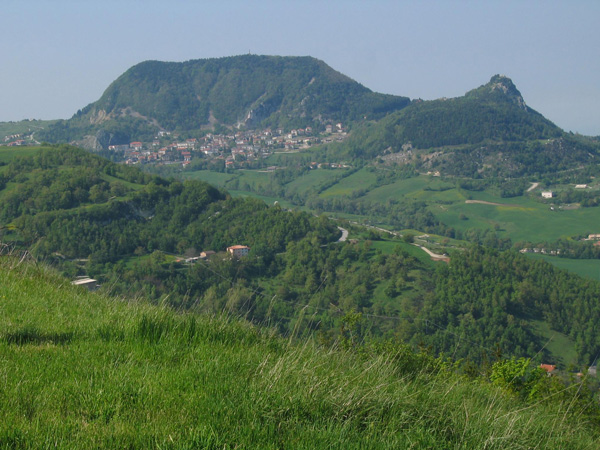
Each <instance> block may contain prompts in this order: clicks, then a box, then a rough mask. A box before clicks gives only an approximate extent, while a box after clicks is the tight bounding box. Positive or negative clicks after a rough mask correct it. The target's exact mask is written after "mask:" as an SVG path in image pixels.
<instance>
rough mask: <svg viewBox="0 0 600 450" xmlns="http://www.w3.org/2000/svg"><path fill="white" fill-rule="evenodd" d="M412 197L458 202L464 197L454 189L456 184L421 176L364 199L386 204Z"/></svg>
mask: <svg viewBox="0 0 600 450" xmlns="http://www.w3.org/2000/svg"><path fill="white" fill-rule="evenodd" d="M401 197H410V198H413V199H419V200H424V201H439V200H443V201H448V200H450V201H458V200H460V199H462V198H464V197H463V195H462V194H461V193H460V192H458V191H457V190H456V189H455V188H454V184H452V183H449V182H447V181H444V180H442V179H440V178H439V177H431V176H426V175H421V176H418V177H413V178H407V179H403V180H398V181H396V182H394V183H391V184H386V185H384V186H380V187H378V188H375V189H373V190H371V191H369V192H368V193H367V194H366V195H365V196H364V198H365V199H366V200H371V201H374V202H382V203H383V202H386V201H387V200H388V199H390V198H401Z"/></svg>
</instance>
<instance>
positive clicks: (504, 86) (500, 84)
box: [486, 75, 527, 109]
mask: <svg viewBox="0 0 600 450" xmlns="http://www.w3.org/2000/svg"><path fill="white" fill-rule="evenodd" d="M486 87H488V88H489V91H490V92H502V93H503V94H504V95H506V96H507V97H508V98H509V99H510V100H511V101H512V102H514V103H516V104H517V105H519V107H521V108H523V109H526V108H527V105H525V100H523V96H522V95H521V93H520V92H519V90H518V89H517V87H516V86H515V84H514V83H513V82H512V80H511V79H510V78H508V77H507V76H505V75H494V76H493V77H492V78H491V79H490V82H489V83H488V84H487V85H486Z"/></svg>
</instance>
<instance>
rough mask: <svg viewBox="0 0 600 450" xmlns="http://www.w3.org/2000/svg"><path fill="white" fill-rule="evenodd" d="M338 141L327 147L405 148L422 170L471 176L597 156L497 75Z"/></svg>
mask: <svg viewBox="0 0 600 450" xmlns="http://www.w3.org/2000/svg"><path fill="white" fill-rule="evenodd" d="M338 147H340V148H336V147H335V146H332V148H331V149H330V150H329V153H330V154H331V155H336V154H337V155H339V156H338V157H348V158H358V159H363V160H372V159H374V158H377V157H381V156H385V155H389V154H394V153H404V155H405V158H404V160H408V161H410V162H411V163H413V164H415V165H416V166H417V167H418V168H420V169H421V170H438V171H441V172H442V173H444V174H447V175H460V176H468V177H472V178H480V177H486V176H487V177H493V176H513V177H515V176H524V175H539V174H544V173H554V172H558V171H561V170H565V169H573V168H576V167H579V166H581V165H585V164H590V163H593V162H596V160H597V158H598V155H599V147H598V145H597V143H595V142H593V141H592V140H591V139H582V138H578V137H575V136H571V135H569V134H566V133H564V132H563V131H562V130H561V129H560V128H558V127H557V126H556V125H554V124H553V123H552V122H550V121H549V120H547V119H545V118H544V117H543V116H542V115H541V114H539V113H538V112H536V111H534V110H533V109H531V108H529V107H528V106H526V104H525V101H524V100H523V98H522V96H521V94H520V92H519V91H518V90H517V88H516V87H515V85H514V84H513V82H512V81H511V80H510V79H509V78H507V77H503V76H499V75H496V76H494V77H492V79H491V80H490V82H489V83H487V84H486V85H484V86H481V87H479V88H477V89H474V90H472V91H470V92H468V93H467V94H465V95H464V96H463V97H457V98H450V99H439V100H433V101H415V102H413V103H412V104H411V105H410V106H409V107H407V108H405V109H403V110H402V111H398V112H393V113H390V114H389V115H388V116H386V117H385V118H384V119H382V120H381V121H379V122H377V123H375V124H370V125H365V126H364V127H363V128H362V129H360V130H357V131H356V133H355V134H354V136H353V137H352V138H351V139H349V140H348V141H347V142H345V143H344V144H342V145H339V146H338Z"/></svg>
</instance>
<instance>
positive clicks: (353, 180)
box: [319, 168, 377, 197]
mask: <svg viewBox="0 0 600 450" xmlns="http://www.w3.org/2000/svg"><path fill="white" fill-rule="evenodd" d="M376 180H377V174H376V173H375V172H369V171H368V170H367V169H366V168H362V169H360V170H359V171H357V172H354V173H353V174H351V175H349V176H347V177H344V178H342V179H341V180H340V181H339V182H338V183H336V184H334V185H333V186H331V187H329V188H327V189H326V190H325V191H323V192H321V194H320V195H319V197H335V196H339V195H350V194H351V193H352V192H353V191H356V190H357V189H363V188H366V187H368V186H369V185H371V184H373V183H375V181H376Z"/></svg>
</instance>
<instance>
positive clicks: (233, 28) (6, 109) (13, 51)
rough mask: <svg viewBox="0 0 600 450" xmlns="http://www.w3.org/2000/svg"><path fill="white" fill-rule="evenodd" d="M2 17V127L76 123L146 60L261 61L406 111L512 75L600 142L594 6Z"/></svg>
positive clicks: (325, 7)
mask: <svg viewBox="0 0 600 450" xmlns="http://www.w3.org/2000/svg"><path fill="white" fill-rule="evenodd" d="M0 17H1V25H0V49H1V51H0V55H2V62H1V66H0V99H1V100H0V121H9V120H15V121H16V120H21V119H25V118H35V119H57V118H69V117H71V116H72V115H73V114H74V113H75V112H76V111H77V110H78V109H80V108H83V107H84V106H86V105H87V104H89V103H91V102H94V101H96V100H97V99H98V98H99V97H100V96H101V95H102V92H103V91H104V90H105V89H106V88H107V87H108V85H109V84H110V83H111V82H112V81H114V80H115V79H116V78H117V77H118V76H119V75H120V74H122V73H123V72H124V71H125V70H127V69H128V68H129V67H131V66H133V65H134V64H137V63H139V62H141V61H145V60H148V59H155V60H162V61H185V60H189V59H199V58H211V57H220V56H232V55H239V54H244V53H248V52H251V53H254V54H267V55H294V56H305V55H310V56H314V57H316V58H319V59H321V60H323V61H325V62H326V63H327V64H328V65H330V66H331V67H333V68H334V69H336V70H338V71H340V72H342V73H344V74H345V75H348V76H349V77H351V78H353V79H354V80H356V81H358V82H360V83H362V84H363V85H365V86H366V87H368V88H370V89H372V90H374V91H377V92H382V93H387V94H397V95H404V96H408V97H410V98H422V99H434V98H439V97H456V96H460V95H463V94H464V93H465V92H467V91H468V90H470V89H473V88H475V87H478V86H480V85H482V84H485V83H487V82H488V81H489V79H490V77H491V76H492V75H494V74H497V73H499V74H504V75H507V76H509V77H510V78H512V80H513V82H514V83H515V84H516V86H517V88H518V89H519V90H520V91H521V93H522V95H523V97H524V99H525V101H526V103H527V104H528V105H529V106H531V107H532V108H534V109H536V110H537V111H539V112H540V113H542V114H543V115H545V116H546V117H547V118H549V119H550V120H552V121H553V122H555V123H556V124H557V125H558V126H560V127H562V128H563V129H565V130H567V131H573V132H579V133H582V134H588V135H600V25H599V23H598V22H599V19H600V1H598V0H589V1H585V0H571V1H566V0H563V1H553V0H545V1H526V0H521V1H509V0H502V1H500V0H498V1H495V0H489V1H458V0H455V1H450V0H446V1H441V0H440V1H427V0H420V1H417V0H415V1H401V0H396V1H387V0H364V1H352V0H328V1H326V2H325V1H291V0H287V1H286V0H279V1H263V0H253V1H251V0H250V1H248V0H247V1H228V0H218V1H201V0H194V1H192V0H189V1H186V0H168V1H158V0H119V1H115V0H2V8H0Z"/></svg>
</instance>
